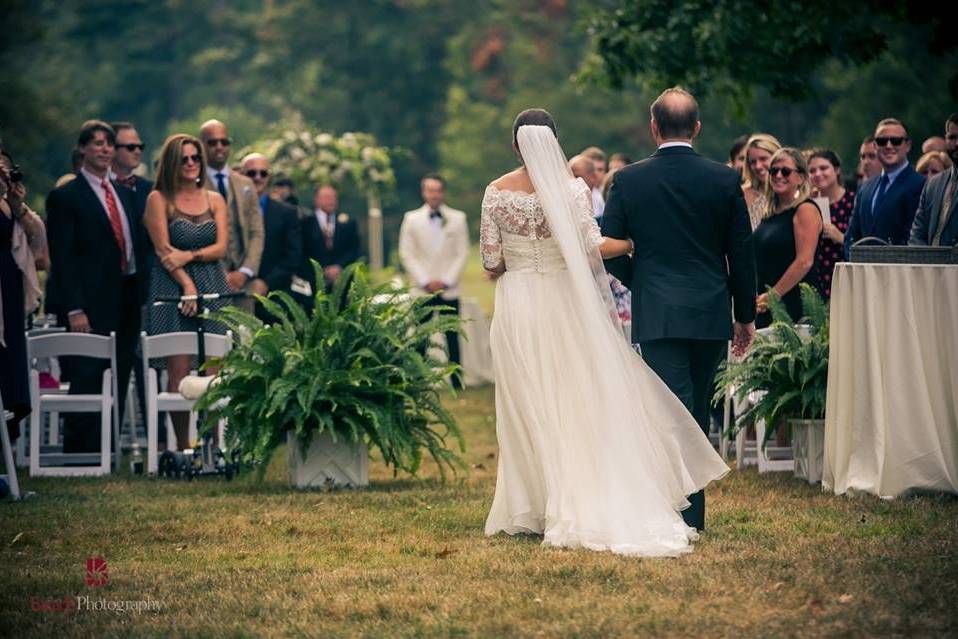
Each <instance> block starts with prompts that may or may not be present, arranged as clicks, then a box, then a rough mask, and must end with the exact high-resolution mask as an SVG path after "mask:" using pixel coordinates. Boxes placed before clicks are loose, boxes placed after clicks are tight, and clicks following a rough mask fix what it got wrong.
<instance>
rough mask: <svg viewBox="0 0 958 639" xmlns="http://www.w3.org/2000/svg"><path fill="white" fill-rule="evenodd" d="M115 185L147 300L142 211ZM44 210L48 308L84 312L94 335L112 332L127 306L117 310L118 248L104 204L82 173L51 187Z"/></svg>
mask: <svg viewBox="0 0 958 639" xmlns="http://www.w3.org/2000/svg"><path fill="white" fill-rule="evenodd" d="M113 186H114V189H115V190H116V193H117V197H118V198H119V199H120V202H121V203H122V205H123V210H124V212H125V213H126V219H127V223H128V224H129V227H130V236H131V240H132V244H133V254H134V258H135V262H136V277H137V281H138V284H139V289H140V301H141V303H142V302H143V301H144V300H145V299H146V289H145V286H144V283H145V281H146V262H145V258H146V255H147V253H148V251H149V249H148V247H147V245H146V242H145V239H146V231H145V229H144V226H143V215H142V212H141V211H139V210H138V209H137V206H136V203H135V201H134V200H133V197H132V195H133V192H132V191H130V190H129V189H126V188H123V187H121V186H118V185H116V184H114V185H113ZM46 208H47V240H48V242H49V245H50V279H49V281H48V283H47V299H48V302H47V306H48V308H50V310H54V311H55V312H56V313H57V314H58V315H60V316H61V318H63V319H65V316H66V315H67V314H68V313H69V312H70V311H72V310H77V309H79V310H83V311H84V312H85V313H86V315H87V318H88V319H89V321H90V326H91V327H92V328H93V330H94V331H96V332H97V333H101V334H106V333H109V332H110V331H113V330H116V329H117V327H118V326H119V323H120V317H121V315H122V313H123V312H124V311H125V310H126V309H122V308H120V302H121V300H122V296H121V286H122V273H121V272H120V248H119V246H117V243H116V238H115V236H114V235H113V229H112V227H111V226H110V220H109V217H108V216H107V212H106V211H105V210H104V208H103V205H102V204H100V200H99V199H98V198H97V196H96V193H94V192H93V189H92V188H91V187H90V183H89V182H87V180H86V178H84V177H83V176H82V175H80V176H77V178H76V179H74V180H71V181H69V182H67V183H66V184H64V185H63V186H61V187H60V188H57V189H54V190H53V191H51V192H50V194H49V195H48V196H47V204H46ZM137 312H139V310H138V309H137Z"/></svg>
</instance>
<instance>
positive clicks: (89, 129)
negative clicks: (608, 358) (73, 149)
mask: <svg viewBox="0 0 958 639" xmlns="http://www.w3.org/2000/svg"><path fill="white" fill-rule="evenodd" d="M97 131H103V133H105V134H106V139H107V140H109V141H110V144H116V131H114V130H113V127H111V126H110V125H109V124H107V123H106V122H104V121H103V120H87V121H86V122H84V123H83V126H81V127H80V135H79V136H77V146H86V145H87V144H89V143H90V140H92V139H93V138H95V137H96V132H97Z"/></svg>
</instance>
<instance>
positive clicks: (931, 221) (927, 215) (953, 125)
mask: <svg viewBox="0 0 958 639" xmlns="http://www.w3.org/2000/svg"><path fill="white" fill-rule="evenodd" d="M945 153H947V154H948V157H950V158H951V162H952V166H951V168H950V169H948V170H947V171H944V172H942V173H939V174H938V175H936V176H934V177H932V178H931V179H929V180H928V181H927V182H926V183H925V188H924V190H922V192H921V200H920V201H919V202H918V213H917V214H916V215H915V223H914V225H913V226H912V227H911V238H910V239H909V240H908V243H909V244H910V245H912V246H958V113H952V114H951V115H950V116H949V117H948V120H947V121H945Z"/></svg>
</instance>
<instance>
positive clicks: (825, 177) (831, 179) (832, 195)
mask: <svg viewBox="0 0 958 639" xmlns="http://www.w3.org/2000/svg"><path fill="white" fill-rule="evenodd" d="M808 177H809V180H811V183H812V187H813V189H814V193H815V194H816V195H819V196H821V197H827V198H828V208H829V218H830V220H831V222H830V223H828V224H825V228H824V230H823V231H822V236H821V238H819V240H818V251H817V252H816V253H815V275H816V288H817V289H818V292H819V293H820V294H821V295H822V297H824V298H825V300H828V299H829V298H830V297H831V295H832V270H833V269H834V268H835V263H836V262H839V261H841V259H842V257H843V247H844V242H845V231H847V230H848V223H849V221H850V220H851V217H852V206H854V204H855V192H854V191H851V190H848V189H846V188H845V187H844V186H842V182H841V160H839V158H838V154H836V153H835V152H834V151H830V150H828V149H818V150H816V151H813V152H812V154H811V157H810V158H809V160H808Z"/></svg>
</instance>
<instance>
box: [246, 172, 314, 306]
mask: <svg viewBox="0 0 958 639" xmlns="http://www.w3.org/2000/svg"><path fill="white" fill-rule="evenodd" d="M269 171H270V168H269V160H267V159H266V156H264V155H261V154H259V153H250V154H249V155H247V156H246V157H245V158H243V173H244V174H245V175H246V177H248V178H249V179H251V180H252V181H253V185H254V186H255V187H256V194H257V195H258V196H259V207H260V209H261V210H262V211H263V229H264V231H265V233H264V237H263V256H262V259H260V263H259V273H258V274H257V277H256V278H255V279H254V280H253V281H252V283H251V285H250V292H251V293H253V294H255V295H266V294H267V293H269V292H270V291H286V292H287V293H289V292H290V285H291V284H292V280H293V276H294V275H295V274H296V271H297V270H298V269H299V267H300V262H301V261H302V242H301V241H300V234H299V213H298V212H297V211H296V209H295V208H294V207H292V206H289V205H288V204H285V203H283V202H280V201H279V200H275V199H273V198H271V197H270V196H269V183H270V173H269ZM256 315H257V317H259V318H260V319H262V320H263V321H264V322H268V321H272V316H270V315H269V314H268V313H267V312H266V311H265V309H264V308H263V306H262V304H259V303H257V304H256Z"/></svg>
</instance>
